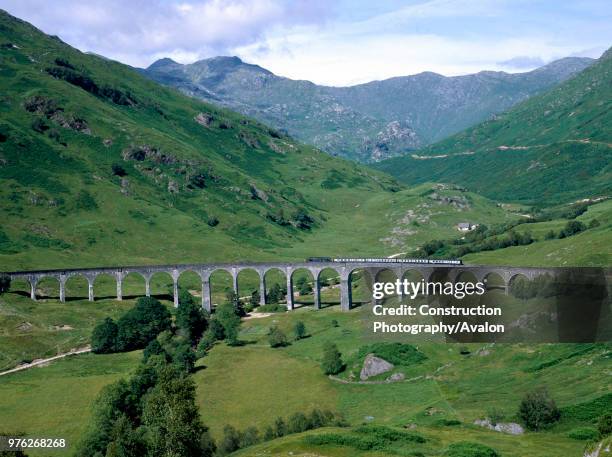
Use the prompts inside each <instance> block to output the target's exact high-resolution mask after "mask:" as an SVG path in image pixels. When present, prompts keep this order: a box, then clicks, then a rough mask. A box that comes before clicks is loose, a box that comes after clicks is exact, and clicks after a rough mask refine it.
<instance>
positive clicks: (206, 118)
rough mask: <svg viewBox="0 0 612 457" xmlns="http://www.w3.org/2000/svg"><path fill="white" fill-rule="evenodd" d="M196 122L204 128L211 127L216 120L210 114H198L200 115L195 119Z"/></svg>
mask: <svg viewBox="0 0 612 457" xmlns="http://www.w3.org/2000/svg"><path fill="white" fill-rule="evenodd" d="M194 120H195V121H196V122H197V123H198V124H200V125H202V126H204V127H210V125H211V124H212V123H213V121H214V120H215V118H214V116H213V115H212V114H210V113H198V115H197V116H196V117H194Z"/></svg>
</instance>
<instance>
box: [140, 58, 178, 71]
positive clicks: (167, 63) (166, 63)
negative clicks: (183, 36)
mask: <svg viewBox="0 0 612 457" xmlns="http://www.w3.org/2000/svg"><path fill="white" fill-rule="evenodd" d="M175 65H180V63H178V62H175V61H174V60H172V59H171V58H170V57H164V58H162V59H159V60H156V61H155V62H153V63H152V64H151V65H149V66H148V67H147V70H156V69H160V68H167V67H171V66H175Z"/></svg>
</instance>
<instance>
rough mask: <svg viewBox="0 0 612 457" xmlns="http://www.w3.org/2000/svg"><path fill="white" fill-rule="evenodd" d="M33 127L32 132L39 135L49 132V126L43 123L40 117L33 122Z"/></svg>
mask: <svg viewBox="0 0 612 457" xmlns="http://www.w3.org/2000/svg"><path fill="white" fill-rule="evenodd" d="M31 127H32V130H34V131H35V132H38V133H43V132H44V131H45V130H49V126H48V125H47V124H45V121H43V120H42V119H41V118H40V117H37V118H36V119H34V120H33V121H32V124H31Z"/></svg>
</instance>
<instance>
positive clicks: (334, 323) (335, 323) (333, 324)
mask: <svg viewBox="0 0 612 457" xmlns="http://www.w3.org/2000/svg"><path fill="white" fill-rule="evenodd" d="M331 326H332V327H340V324H339V323H338V321H337V320H336V319H332V321H331Z"/></svg>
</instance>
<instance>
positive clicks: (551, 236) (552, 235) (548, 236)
mask: <svg viewBox="0 0 612 457" xmlns="http://www.w3.org/2000/svg"><path fill="white" fill-rule="evenodd" d="M555 238H557V234H556V233H555V231H554V230H549V231H548V232H546V235H544V239H545V240H553V239H555Z"/></svg>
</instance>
